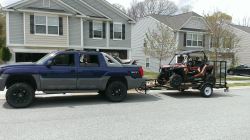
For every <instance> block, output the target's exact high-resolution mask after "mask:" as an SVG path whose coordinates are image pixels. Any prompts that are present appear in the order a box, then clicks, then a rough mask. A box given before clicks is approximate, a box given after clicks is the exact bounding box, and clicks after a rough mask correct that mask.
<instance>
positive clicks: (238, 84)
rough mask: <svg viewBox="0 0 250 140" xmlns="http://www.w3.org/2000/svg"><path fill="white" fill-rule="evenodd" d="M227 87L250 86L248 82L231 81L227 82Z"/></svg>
mask: <svg viewBox="0 0 250 140" xmlns="http://www.w3.org/2000/svg"><path fill="white" fill-rule="evenodd" d="M228 87H229V88H230V87H250V83H233V84H228Z"/></svg>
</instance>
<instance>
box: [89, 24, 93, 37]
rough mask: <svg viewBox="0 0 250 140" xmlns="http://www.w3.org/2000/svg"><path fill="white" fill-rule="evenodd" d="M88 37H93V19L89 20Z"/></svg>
mask: <svg viewBox="0 0 250 140" xmlns="http://www.w3.org/2000/svg"><path fill="white" fill-rule="evenodd" d="M89 38H93V21H89Z"/></svg>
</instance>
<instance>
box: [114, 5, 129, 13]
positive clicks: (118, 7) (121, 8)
mask: <svg viewBox="0 0 250 140" xmlns="http://www.w3.org/2000/svg"><path fill="white" fill-rule="evenodd" d="M113 6H115V7H116V8H117V9H120V10H121V11H122V12H124V13H127V11H126V8H125V7H124V6H123V5H121V4H118V3H115V4H113Z"/></svg>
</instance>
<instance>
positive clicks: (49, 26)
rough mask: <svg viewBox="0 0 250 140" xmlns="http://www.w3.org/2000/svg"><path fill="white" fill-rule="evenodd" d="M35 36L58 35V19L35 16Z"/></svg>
mask: <svg viewBox="0 0 250 140" xmlns="http://www.w3.org/2000/svg"><path fill="white" fill-rule="evenodd" d="M35 31H36V34H49V35H58V34H59V18H58V17H47V16H35Z"/></svg>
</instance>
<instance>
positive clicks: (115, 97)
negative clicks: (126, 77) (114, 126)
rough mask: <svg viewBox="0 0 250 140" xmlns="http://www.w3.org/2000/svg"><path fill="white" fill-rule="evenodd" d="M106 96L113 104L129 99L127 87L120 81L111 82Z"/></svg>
mask: <svg viewBox="0 0 250 140" xmlns="http://www.w3.org/2000/svg"><path fill="white" fill-rule="evenodd" d="M105 95H106V97H107V99H108V100H109V101H111V102H121V101H123V100H124V99H125V98H126V97H127V87H126V85H125V84H124V83H123V82H120V81H114V82H111V83H110V84H109V85H108V87H107V89H106V91H105Z"/></svg>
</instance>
